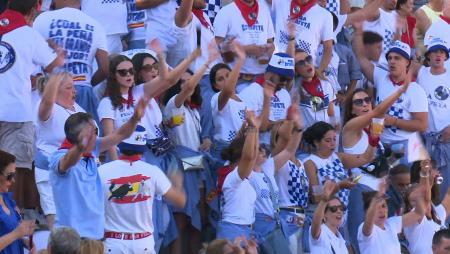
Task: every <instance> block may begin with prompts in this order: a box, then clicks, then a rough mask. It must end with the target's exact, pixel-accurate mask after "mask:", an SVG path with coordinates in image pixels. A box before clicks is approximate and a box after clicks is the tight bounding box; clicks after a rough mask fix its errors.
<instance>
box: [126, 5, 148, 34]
mask: <svg viewBox="0 0 450 254" xmlns="http://www.w3.org/2000/svg"><path fill="white" fill-rule="evenodd" d="M127 9H128V15H127V24H128V31H129V33H130V34H129V38H130V41H136V40H145V21H146V20H147V11H146V10H138V9H137V8H136V0H127Z"/></svg>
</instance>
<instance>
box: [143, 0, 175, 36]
mask: <svg viewBox="0 0 450 254" xmlns="http://www.w3.org/2000/svg"><path fill="white" fill-rule="evenodd" d="M177 8H178V4H177V1H176V0H168V1H165V2H164V3H162V4H160V5H158V6H156V7H153V8H148V9H147V10H146V11H147V21H146V24H145V29H146V41H151V40H152V39H154V38H158V37H160V36H161V33H167V32H168V28H169V27H173V25H174V19H175V13H176V10H177Z"/></svg>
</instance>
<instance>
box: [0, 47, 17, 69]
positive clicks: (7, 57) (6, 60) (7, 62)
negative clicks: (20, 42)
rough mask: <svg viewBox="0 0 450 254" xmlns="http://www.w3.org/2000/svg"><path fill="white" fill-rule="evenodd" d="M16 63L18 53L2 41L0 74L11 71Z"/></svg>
mask: <svg viewBox="0 0 450 254" xmlns="http://www.w3.org/2000/svg"><path fill="white" fill-rule="evenodd" d="M15 61H16V52H15V51H14V49H13V47H11V45H9V44H8V43H6V42H4V41H0V73H4V72H6V71H7V70H9V69H10V68H11V66H13V64H14V62H15Z"/></svg>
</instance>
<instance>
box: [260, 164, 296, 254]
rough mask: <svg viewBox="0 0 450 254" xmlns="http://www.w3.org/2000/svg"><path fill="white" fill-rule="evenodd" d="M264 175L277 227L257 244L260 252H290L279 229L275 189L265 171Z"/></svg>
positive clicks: (288, 253) (281, 253) (279, 253)
mask: <svg viewBox="0 0 450 254" xmlns="http://www.w3.org/2000/svg"><path fill="white" fill-rule="evenodd" d="M263 173H264V172H263ZM264 176H265V177H266V178H267V179H268V181H267V182H268V185H269V188H270V200H271V201H272V205H273V209H274V210H275V212H274V217H275V218H274V219H275V221H276V223H277V227H276V228H275V229H274V230H273V231H272V232H270V234H269V235H267V236H266V237H265V238H264V242H263V243H261V244H260V245H259V246H260V253H262V254H290V253H291V250H290V249H289V241H288V240H287V239H286V237H285V236H284V233H283V230H282V229H281V222H280V214H279V212H278V211H279V210H280V209H279V207H278V203H277V201H276V200H275V191H274V190H273V186H272V181H271V180H270V178H269V177H267V175H266V174H265V173H264Z"/></svg>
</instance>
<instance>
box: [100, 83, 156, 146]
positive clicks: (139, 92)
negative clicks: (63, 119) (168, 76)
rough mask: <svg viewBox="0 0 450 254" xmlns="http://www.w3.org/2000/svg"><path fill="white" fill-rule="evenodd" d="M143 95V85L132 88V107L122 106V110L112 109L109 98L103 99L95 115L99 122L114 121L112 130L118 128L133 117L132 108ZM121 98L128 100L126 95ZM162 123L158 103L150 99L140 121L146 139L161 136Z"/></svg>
mask: <svg viewBox="0 0 450 254" xmlns="http://www.w3.org/2000/svg"><path fill="white" fill-rule="evenodd" d="M143 95H144V85H137V86H134V87H133V99H134V101H133V106H132V107H130V108H128V107H127V105H126V104H123V107H122V109H119V108H116V109H114V108H113V105H112V104H111V99H110V98H109V97H104V98H103V99H102V100H101V101H100V103H99V104H98V108H97V113H98V117H99V119H100V121H101V120H102V119H105V118H107V119H112V120H114V129H118V128H120V126H122V125H123V124H124V123H126V122H127V121H128V120H130V118H131V117H132V116H133V113H134V107H135V106H136V104H137V103H138V101H139V98H141V97H142V96H143ZM122 97H123V98H124V99H125V100H126V99H128V94H122ZM161 122H162V113H161V110H160V109H159V106H158V103H157V102H156V101H155V100H154V99H153V98H152V99H150V101H149V103H148V106H147V107H146V108H145V114H144V117H142V119H141V121H140V123H139V124H140V125H142V126H143V127H144V128H145V130H146V132H147V138H148V139H155V138H158V137H161V136H162V132H161V129H160V127H159V126H160V124H161Z"/></svg>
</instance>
